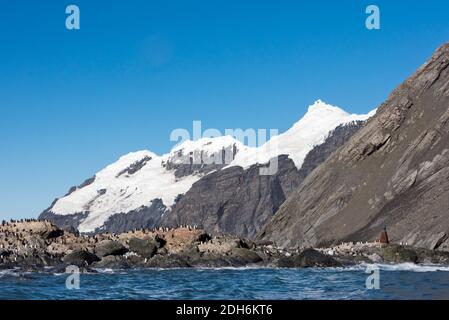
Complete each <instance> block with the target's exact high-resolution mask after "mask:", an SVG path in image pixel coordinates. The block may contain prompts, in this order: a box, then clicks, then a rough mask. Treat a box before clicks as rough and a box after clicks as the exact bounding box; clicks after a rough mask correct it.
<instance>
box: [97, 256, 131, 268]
mask: <svg viewBox="0 0 449 320" xmlns="http://www.w3.org/2000/svg"><path fill="white" fill-rule="evenodd" d="M92 267H94V268H110V269H129V268H131V263H130V262H129V261H128V260H127V259H126V258H124V257H122V256H116V255H111V256H105V257H103V258H102V259H101V260H100V261H97V262H94V263H93V264H92Z"/></svg>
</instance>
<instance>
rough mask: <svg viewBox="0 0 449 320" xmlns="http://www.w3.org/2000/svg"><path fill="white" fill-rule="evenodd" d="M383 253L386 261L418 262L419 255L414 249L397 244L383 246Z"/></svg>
mask: <svg viewBox="0 0 449 320" xmlns="http://www.w3.org/2000/svg"><path fill="white" fill-rule="evenodd" d="M381 255H382V258H383V260H384V261H386V262H390V263H403V262H411V263H416V262H418V255H417V254H416V252H415V251H414V250H413V249H411V248H405V247H402V246H397V245H390V246H386V247H384V248H382V252H381Z"/></svg>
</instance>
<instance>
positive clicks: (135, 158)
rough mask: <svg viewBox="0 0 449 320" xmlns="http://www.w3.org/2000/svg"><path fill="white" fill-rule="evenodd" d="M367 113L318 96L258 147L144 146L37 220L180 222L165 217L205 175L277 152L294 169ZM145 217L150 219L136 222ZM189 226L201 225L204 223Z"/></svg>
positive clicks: (103, 224)
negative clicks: (160, 150)
mask: <svg viewBox="0 0 449 320" xmlns="http://www.w3.org/2000/svg"><path fill="white" fill-rule="evenodd" d="M372 114H373V113H370V114H368V115H353V114H348V113H346V112H345V111H343V110H342V109H340V108H338V107H334V106H331V105H328V104H326V103H324V102H322V101H321V100H318V101H316V102H315V103H314V104H313V105H312V106H310V107H309V109H308V112H307V113H306V114H305V116H304V117H303V118H302V119H301V120H299V121H298V122H297V123H295V124H294V125H293V127H292V128H291V129H289V130H287V131H286V132H285V133H282V134H280V135H278V136H275V137H273V138H272V139H270V140H269V141H267V142H266V143H265V144H263V145H261V146H259V147H248V146H245V145H243V144H242V143H241V142H240V141H238V140H236V139H235V138H233V137H231V136H223V137H216V138H202V139H199V140H197V141H185V142H183V143H181V144H180V145H178V146H176V147H175V148H173V149H172V150H171V151H170V152H169V153H167V154H164V155H157V154H155V153H153V152H151V151H147V150H144V151H138V152H133V153H129V154H127V155H125V156H123V157H121V158H120V159H119V160H118V161H117V162H115V163H113V164H111V165H109V166H107V167H106V168H104V169H103V170H101V171H99V172H98V173H96V174H95V176H94V177H93V178H91V179H88V180H86V182H84V183H83V184H82V185H80V186H78V187H73V188H72V189H71V190H70V191H69V193H68V194H67V195H65V196H64V197H62V198H60V199H57V200H55V202H54V203H53V204H52V205H51V206H50V208H48V209H47V210H46V211H44V212H43V213H42V214H41V218H45V219H51V220H53V221H54V222H55V223H57V224H59V225H64V226H72V227H76V228H77V229H78V230H79V231H80V232H95V231H99V230H119V229H126V228H131V227H138V226H142V227H143V226H144V227H149V226H158V225H160V224H164V222H165V224H167V223H168V222H167V221H170V223H172V224H173V223H180V221H181V220H182V219H181V218H179V213H178V215H177V219H175V220H176V221H175V220H174V219H170V214H171V212H172V211H176V206H177V203H178V201H179V199H181V198H182V195H185V194H187V193H188V191H189V190H191V189H192V186H193V185H194V184H195V183H197V182H199V181H200V180H202V179H204V178H206V177H207V176H209V175H211V176H212V178H213V177H216V176H219V177H221V176H224V175H225V174H226V173H227V172H229V170H234V172H235V170H236V168H240V169H238V170H241V172H240V171H239V173H238V174H244V172H245V171H247V170H250V169H251V167H254V166H259V165H260V164H265V163H268V162H269V161H270V159H272V158H275V157H278V156H280V155H286V156H287V158H288V159H290V161H293V163H294V166H293V167H294V168H295V169H294V170H296V171H297V170H299V169H300V168H301V167H302V165H303V163H304V160H305V159H306V156H307V154H308V153H309V152H310V151H311V150H312V149H313V148H314V147H315V146H318V145H321V144H323V143H324V142H325V140H326V138H328V137H329V135H330V133H331V132H332V131H333V130H334V129H336V128H337V127H338V126H341V125H345V124H351V123H355V122H360V121H364V120H366V119H367V118H368V117H370V116H371V115H372ZM217 159H219V161H217ZM283 159H284V158H283ZM289 168H290V167H289ZM289 170H291V169H289ZM221 172H223V174H222V173H221ZM208 179H209V178H208ZM267 181H268V180H267ZM215 183H219V182H215ZM267 183H268V182H267ZM290 184H291V182H290ZM295 185H296V183H295ZM213 188H214V186H212V190H211V191H212V192H213ZM217 192H218V190H217ZM220 192H223V190H221V191H220ZM284 193H285V190H284V192H283V195H282V197H281V198H285V197H286V194H284ZM196 200H197V199H195V202H197V201H196ZM284 200H285V199H284ZM198 201H199V202H198V203H197V204H199V205H201V200H200V199H198ZM217 201H221V200H217ZM282 201H283V200H282ZM219 205H221V204H219ZM178 211H179V210H178ZM272 211H273V210H272ZM273 213H274V212H273ZM186 214H187V213H186ZM149 216H151V217H152V219H151V223H150V222H148V221H146V223H141V221H139V220H145V219H147V218H148V217H149ZM128 218H129V220H130V221H131V220H132V223H130V221H127V220H128ZM180 219H181V220H180ZM202 219H204V217H203V218H202ZM147 220H148V219H147ZM193 222H196V221H193ZM195 224H198V225H202V224H204V221H197V223H195ZM118 225H120V227H118ZM219 229H220V228H218V229H217V230H219ZM217 230H216V231H217Z"/></svg>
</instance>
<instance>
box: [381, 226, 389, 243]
mask: <svg viewBox="0 0 449 320" xmlns="http://www.w3.org/2000/svg"><path fill="white" fill-rule="evenodd" d="M379 242H380V243H384V244H388V243H390V241H389V240H388V234H387V227H384V229H383V230H382V232H381V233H380V237H379Z"/></svg>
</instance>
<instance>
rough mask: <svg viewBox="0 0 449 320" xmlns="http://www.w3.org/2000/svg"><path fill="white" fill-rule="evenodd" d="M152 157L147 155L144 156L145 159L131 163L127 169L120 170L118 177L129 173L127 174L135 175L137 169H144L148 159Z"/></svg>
mask: <svg viewBox="0 0 449 320" xmlns="http://www.w3.org/2000/svg"><path fill="white" fill-rule="evenodd" d="M151 159H152V158H151V157H148V156H146V157H144V158H143V159H141V160H139V161H136V162H134V163H133V164H131V165H130V166H129V167H128V168H126V169H124V170H122V171H120V172H119V173H118V174H117V178H118V177H120V176H122V175H124V174H127V175H133V174H134V173H136V172H137V171H139V170H140V169H142V168H143V167H144V166H145V165H146V164H147V163H148V161H150V160H151Z"/></svg>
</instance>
